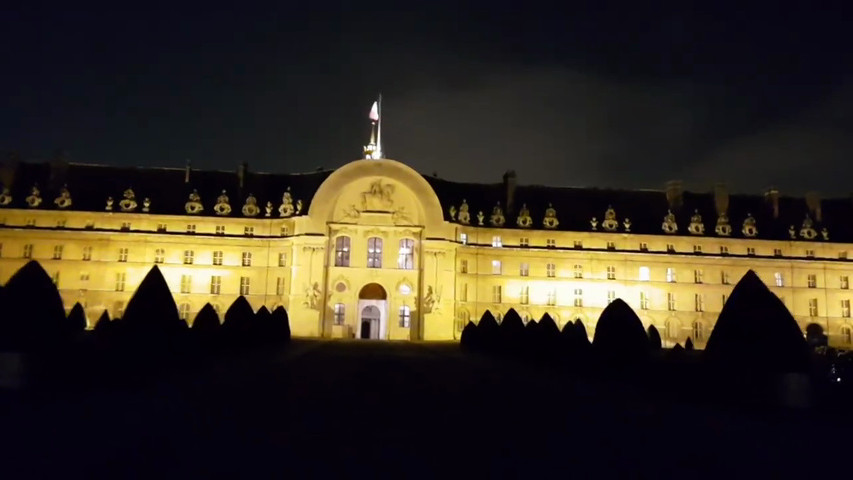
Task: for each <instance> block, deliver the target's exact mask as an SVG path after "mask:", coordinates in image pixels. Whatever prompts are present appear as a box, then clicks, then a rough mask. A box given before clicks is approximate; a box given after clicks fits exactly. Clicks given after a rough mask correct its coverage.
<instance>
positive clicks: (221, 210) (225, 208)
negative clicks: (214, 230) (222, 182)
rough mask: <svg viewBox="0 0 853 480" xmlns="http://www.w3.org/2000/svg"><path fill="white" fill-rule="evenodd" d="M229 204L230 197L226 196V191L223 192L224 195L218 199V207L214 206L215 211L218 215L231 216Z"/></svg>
mask: <svg viewBox="0 0 853 480" xmlns="http://www.w3.org/2000/svg"><path fill="white" fill-rule="evenodd" d="M228 202H229V200H228V195H226V194H225V190H222V194H221V195H219V197H217V198H216V205H214V206H213V211H214V212H216V214H217V215H228V214H230V213H231V204H230V203H228Z"/></svg>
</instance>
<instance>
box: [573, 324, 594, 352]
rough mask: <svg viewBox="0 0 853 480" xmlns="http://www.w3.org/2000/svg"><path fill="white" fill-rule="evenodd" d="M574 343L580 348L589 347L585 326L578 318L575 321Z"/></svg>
mask: <svg viewBox="0 0 853 480" xmlns="http://www.w3.org/2000/svg"><path fill="white" fill-rule="evenodd" d="M574 326H575V341H576V343H577V344H578V345H580V346H590V345H591V344H590V342H589V334H587V333H586V326H584V324H583V322H582V321H581V319H580V318H576V319H575V323H574Z"/></svg>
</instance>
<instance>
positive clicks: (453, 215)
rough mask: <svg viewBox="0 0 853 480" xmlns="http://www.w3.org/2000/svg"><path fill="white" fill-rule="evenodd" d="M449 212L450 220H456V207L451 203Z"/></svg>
mask: <svg viewBox="0 0 853 480" xmlns="http://www.w3.org/2000/svg"><path fill="white" fill-rule="evenodd" d="M447 212H448V213H449V214H450V220H451V221H454V220H456V207H454V206H453V205H451V206H450V208H449V209H448V210H447Z"/></svg>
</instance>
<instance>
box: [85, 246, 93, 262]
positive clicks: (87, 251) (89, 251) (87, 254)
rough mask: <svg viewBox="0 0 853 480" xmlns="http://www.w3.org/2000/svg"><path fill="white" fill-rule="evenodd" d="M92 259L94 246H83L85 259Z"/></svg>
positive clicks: (86, 260)
mask: <svg viewBox="0 0 853 480" xmlns="http://www.w3.org/2000/svg"><path fill="white" fill-rule="evenodd" d="M91 260H92V247H83V261H85V262H88V261H91Z"/></svg>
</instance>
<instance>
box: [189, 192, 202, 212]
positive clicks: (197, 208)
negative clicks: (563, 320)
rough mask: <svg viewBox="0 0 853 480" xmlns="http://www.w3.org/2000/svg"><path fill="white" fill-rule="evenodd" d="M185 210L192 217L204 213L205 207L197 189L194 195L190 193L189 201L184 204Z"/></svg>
mask: <svg viewBox="0 0 853 480" xmlns="http://www.w3.org/2000/svg"><path fill="white" fill-rule="evenodd" d="M184 210H186V212H187V213H189V214H190V215H195V214H199V213H201V212H203V211H204V205H202V204H201V197H200V196H199V195H198V191H197V190H196V189H193V191H192V193H190V197H189V201H187V203H185V204H184Z"/></svg>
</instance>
